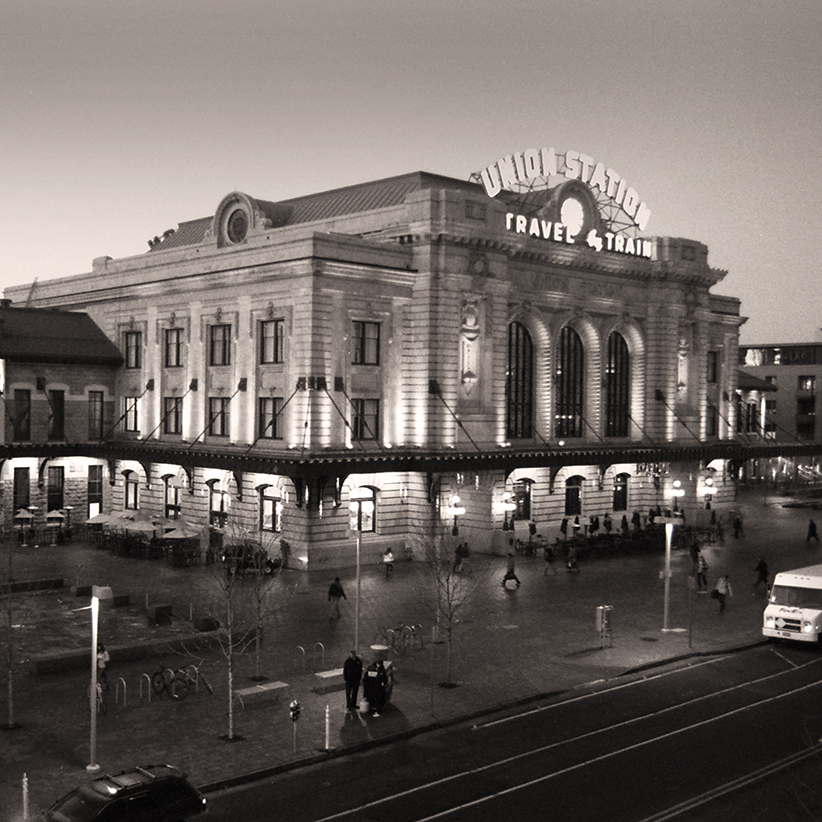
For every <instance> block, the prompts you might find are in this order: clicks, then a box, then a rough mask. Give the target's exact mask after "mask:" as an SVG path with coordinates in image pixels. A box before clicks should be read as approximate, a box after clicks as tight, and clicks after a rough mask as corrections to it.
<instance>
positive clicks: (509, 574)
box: [502, 554, 521, 588]
mask: <svg viewBox="0 0 822 822" xmlns="http://www.w3.org/2000/svg"><path fill="white" fill-rule="evenodd" d="M509 579H514V580H516V582H517V588H519V586H520V584H521V583H520V581H519V577H517V571H516V565H515V560H514V555H513V554H508V569H507V570H506V572H505V576H504V577H503V578H502V587H503V588H505V585H506V583H507V582H508V580H509Z"/></svg>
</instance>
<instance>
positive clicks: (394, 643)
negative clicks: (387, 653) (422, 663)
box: [374, 625, 423, 656]
mask: <svg viewBox="0 0 822 822" xmlns="http://www.w3.org/2000/svg"><path fill="white" fill-rule="evenodd" d="M374 645H387V646H388V647H389V648H390V649H391V650H392V651H393V652H394V653H395V654H396V655H397V656H402V655H403V654H404V653H405V652H406V651H407V650H408V649H409V648H411V649H412V650H414V651H421V650H422V646H423V639H422V625H398V626H397V627H396V628H378V629H377V633H376V634H375V636H374Z"/></svg>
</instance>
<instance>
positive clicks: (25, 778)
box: [23, 774, 29, 822]
mask: <svg viewBox="0 0 822 822" xmlns="http://www.w3.org/2000/svg"><path fill="white" fill-rule="evenodd" d="M28 819H29V777H28V774H23V822H28Z"/></svg>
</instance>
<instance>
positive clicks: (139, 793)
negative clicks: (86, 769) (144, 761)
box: [45, 765, 206, 822]
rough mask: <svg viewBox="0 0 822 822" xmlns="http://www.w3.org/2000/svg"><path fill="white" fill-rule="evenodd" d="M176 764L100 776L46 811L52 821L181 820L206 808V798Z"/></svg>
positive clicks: (143, 821)
mask: <svg viewBox="0 0 822 822" xmlns="http://www.w3.org/2000/svg"><path fill="white" fill-rule="evenodd" d="M186 776H187V775H186V774H185V773H183V772H182V771H181V770H180V769H179V768H175V767H173V766H172V765H144V766H143V767H139V768H129V769H128V770H125V771H120V773H115V774H106V775H105V776H98V777H97V779H95V780H94V781H93V782H89V783H88V784H87V785H83V786H82V787H80V788H75V789H74V790H73V791H71V793H68V794H66V795H65V796H64V797H63V798H62V799H60V800H59V801H58V802H55V803H54V805H52V806H51V808H49V809H48V810H47V811H46V814H45V818H46V819H47V820H49V822H121V820H123V822H125V820H128V822H178V820H186V819H189V818H190V817H192V816H195V815H196V814H198V813H203V812H204V811H205V810H206V800H205V797H204V796H203V795H202V794H201V793H200V792H199V791H198V790H197V788H195V787H194V785H192V784H191V783H190V782H189V781H188V779H187V778H186Z"/></svg>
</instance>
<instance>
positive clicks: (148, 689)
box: [140, 674, 151, 702]
mask: <svg viewBox="0 0 822 822" xmlns="http://www.w3.org/2000/svg"><path fill="white" fill-rule="evenodd" d="M143 680H145V681H146V692H147V693H148V701H149V702H151V677H150V676H149V675H148V674H140V702H142V701H143Z"/></svg>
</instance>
